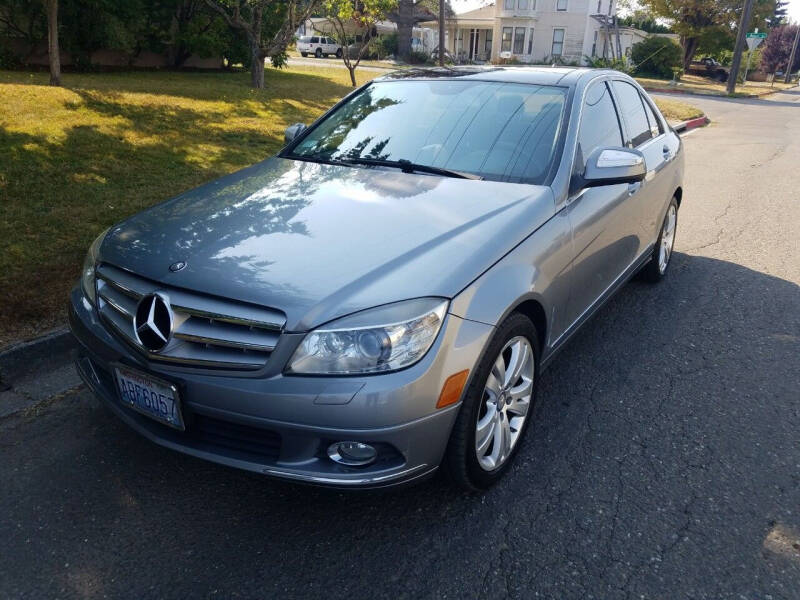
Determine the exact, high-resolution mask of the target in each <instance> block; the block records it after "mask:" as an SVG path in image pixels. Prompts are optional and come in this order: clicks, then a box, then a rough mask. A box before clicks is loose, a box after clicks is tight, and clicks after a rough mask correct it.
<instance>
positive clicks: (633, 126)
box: [612, 80, 653, 148]
mask: <svg viewBox="0 0 800 600" xmlns="http://www.w3.org/2000/svg"><path fill="white" fill-rule="evenodd" d="M612 85H613V86H614V92H615V94H616V97H617V101H618V102H619V111H620V113H621V114H622V120H623V121H624V123H625V127H626V130H627V133H628V139H627V142H628V144H629V145H630V146H631V147H632V148H636V147H637V146H640V145H641V144H643V143H645V142H646V141H647V140H649V139H651V138H652V137H653V135H652V133H651V131H650V122H649V121H648V120H647V113H646V112H645V110H644V104H643V103H642V97H641V96H640V95H639V90H637V89H636V88H635V87H634V86H632V85H631V84H630V83H628V82H627V81H619V80H615V81H614V82H613V84H612Z"/></svg>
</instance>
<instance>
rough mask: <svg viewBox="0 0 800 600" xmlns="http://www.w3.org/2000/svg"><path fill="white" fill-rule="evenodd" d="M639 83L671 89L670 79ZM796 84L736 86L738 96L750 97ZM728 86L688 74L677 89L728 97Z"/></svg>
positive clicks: (751, 83) (682, 78)
mask: <svg viewBox="0 0 800 600" xmlns="http://www.w3.org/2000/svg"><path fill="white" fill-rule="evenodd" d="M636 81H638V82H639V83H640V84H641V85H642V87H644V88H656V89H665V88H668V87H669V83H670V80H669V79H653V78H649V77H637V78H636ZM794 85H795V84H794V83H791V84H786V83H783V82H782V81H776V82H775V83H767V82H766V81H748V82H747V84H746V85H743V84H741V83H739V84H737V85H736V94H735V95H737V96H748V95H751V94H765V93H770V92H777V91H780V90H785V89H787V88H790V87H793V86H794ZM725 86H726V84H724V83H719V82H718V81H714V80H712V79H709V78H708V77H701V76H700V75H693V74H690V73H689V74H686V75H683V76H682V77H681V80H680V82H679V83H678V85H677V86H676V89H679V90H684V91H687V92H692V93H699V94H711V95H715V96H727V95H728V92H727V89H726V87H725Z"/></svg>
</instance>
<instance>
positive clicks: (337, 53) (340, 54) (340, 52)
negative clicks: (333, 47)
mask: <svg viewBox="0 0 800 600" xmlns="http://www.w3.org/2000/svg"><path fill="white" fill-rule="evenodd" d="M336 58H342V49H341V48H339V49H338V50H337V51H336Z"/></svg>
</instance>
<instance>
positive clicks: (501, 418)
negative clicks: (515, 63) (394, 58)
mask: <svg viewBox="0 0 800 600" xmlns="http://www.w3.org/2000/svg"><path fill="white" fill-rule="evenodd" d="M286 142H287V144H286V146H285V148H284V149H283V150H282V151H281V152H280V153H279V154H278V155H277V156H274V157H272V158H269V159H267V160H265V161H264V162H261V163H259V164H256V165H254V166H252V167H249V168H247V169H244V170H242V171H239V172H237V173H233V174H231V175H228V176H227V177H223V178H222V179H219V180H217V181H213V182H211V183H209V184H207V185H204V186H202V187H200V188H198V189H195V190H192V191H189V192H186V193H184V194H182V195H180V196H178V197H177V198H173V199H172V200H169V201H167V202H165V203H163V204H160V205H158V206H155V207H153V208H150V209H148V210H146V211H144V212H142V213H140V214H138V215H135V216H133V217H131V218H129V219H127V220H126V221H123V222H122V223H120V224H118V225H115V226H114V227H111V228H110V229H109V230H108V231H106V232H104V233H103V234H101V235H100V236H99V237H98V238H97V240H96V241H95V242H94V243H93V244H92V246H91V248H90V249H89V253H88V255H87V257H86V262H85V265H84V269H83V274H82V278H81V281H80V283H79V284H78V285H77V286H76V287H75V289H74V290H73V291H72V295H71V302H70V322H71V326H72V330H73V331H74V333H75V335H76V336H77V338H78V339H79V341H80V343H81V344H80V348H81V349H80V355H79V358H78V366H79V370H80V372H81V374H82V376H83V378H84V380H85V381H86V383H87V384H88V385H89V386H90V387H91V388H92V389H93V390H94V392H95V393H96V394H97V395H98V396H99V397H100V398H102V399H103V400H104V401H105V402H106V403H107V404H108V406H110V407H111V408H112V409H113V411H114V412H116V414H117V415H118V416H119V417H120V418H121V419H122V420H123V421H124V422H125V423H127V424H128V425H129V426H130V427H132V428H133V429H135V430H136V431H138V432H139V433H141V434H143V435H144V436H145V437H147V438H149V439H150V440H152V441H154V442H156V443H158V444H161V445H163V446H166V447H168V448H172V449H174V450H179V451H181V452H185V453H187V454H191V455H194V456H197V457H201V458H205V459H208V460H212V461H216V462H219V463H222V464H225V465H230V466H234V467H240V468H243V469H249V470H252V471H256V472H259V473H263V474H266V475H270V476H275V477H281V478H285V479H290V480H295V481H301V482H309V483H316V484H327V485H334V486H340V487H374V486H384V485H392V484H397V483H401V482H408V481H412V480H418V479H420V478H422V477H424V476H427V475H429V474H431V473H433V472H434V471H435V470H436V469H438V468H439V467H444V468H445V469H446V471H447V472H448V473H449V474H450V475H451V476H452V478H453V480H454V481H456V482H457V483H458V484H460V485H462V486H464V487H467V488H472V489H476V488H477V489H480V488H485V487H487V486H489V485H491V484H492V483H493V482H495V481H496V480H497V479H498V478H499V477H500V476H501V475H502V474H503V472H504V471H505V470H506V469H507V468H508V466H509V464H510V462H511V460H512V459H513V457H514V455H515V453H516V452H518V450H519V448H520V446H521V444H522V439H523V436H524V435H525V432H526V429H528V427H529V425H530V421H531V419H532V415H533V411H532V409H533V405H534V401H535V399H536V386H537V381H538V379H539V377H540V374H541V372H542V369H543V368H544V367H545V366H546V365H547V364H548V363H549V362H550V361H551V359H552V358H553V356H554V355H555V353H556V351H557V350H558V349H559V348H561V347H562V346H563V345H564V344H565V343H566V342H567V340H568V339H569V338H570V337H571V336H572V334H574V333H575V331H576V330H577V329H578V328H579V327H580V326H581V325H582V324H583V323H585V322H586V320H587V319H588V318H589V317H590V316H591V315H592V313H594V312H595V311H596V310H597V309H598V307H600V306H601V305H602V304H603V303H604V302H605V301H606V300H607V299H608V298H609V297H610V296H611V295H612V294H613V293H614V292H615V291H616V290H618V289H619V288H620V286H622V285H623V284H624V283H625V282H626V281H627V280H628V279H629V278H630V277H631V276H633V275H634V274H636V273H637V272H639V273H640V274H641V276H642V277H643V278H645V279H647V280H650V281H654V282H655V281H658V280H660V279H661V278H662V277H664V276H665V274H666V272H667V269H668V267H669V263H670V256H671V253H672V247H673V242H674V240H675V228H676V223H677V213H678V209H679V207H680V203H681V199H682V195H683V192H682V178H683V155H682V149H681V141H680V139H679V137H678V136H677V135H676V134H675V133H674V132H673V131H672V130H671V129H670V127H669V126H668V124H667V122H666V121H665V120H664V118H663V117H662V115H661V114H660V113H659V111H658V108H657V107H656V106H655V105H654V104H653V102H652V101H651V100H650V98H649V97H648V96H647V94H646V93H645V92H644V91H643V90H642V89H641V88H640V87H639V86H638V85H637V84H636V82H634V81H633V80H632V79H631V78H629V77H627V76H626V75H623V74H621V73H617V72H614V71H602V70H586V69H554V68H486V69H475V68H464V69H442V70H436V69H433V70H415V71H405V72H402V73H400V74H395V75H389V76H387V77H383V78H380V79H377V80H374V81H372V82H370V83H368V84H367V85H365V86H363V87H361V88H360V89H358V90H356V91H354V92H353V93H352V94H350V95H349V96H347V97H346V98H344V99H343V100H342V101H341V102H339V103H338V104H337V105H336V106H334V107H333V108H332V109H331V110H330V111H328V112H327V113H326V114H325V115H323V116H322V117H321V118H320V119H319V120H317V121H316V122H315V123H313V124H312V125H310V126H308V127H306V126H304V125H301V124H297V125H293V126H290V127H289V128H288V129H287V131H286Z"/></svg>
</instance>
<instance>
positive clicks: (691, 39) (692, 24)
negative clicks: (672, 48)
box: [641, 0, 775, 69]
mask: <svg viewBox="0 0 800 600" xmlns="http://www.w3.org/2000/svg"><path fill="white" fill-rule="evenodd" d="M641 4H642V6H643V7H644V8H647V9H649V10H650V11H651V12H652V14H653V15H654V16H655V17H658V18H662V19H665V20H666V21H667V22H668V23H669V25H670V26H671V28H672V30H673V31H675V33H677V34H679V35H680V36H681V46H682V47H683V68H684V69H688V68H689V66H690V64H691V62H692V59H693V58H694V55H695V53H696V52H697V48H698V46H699V45H700V43H701V41H702V40H703V36H707V35H710V36H716V35H725V34H726V33H727V34H730V33H731V32H733V31H735V30H736V28H737V26H738V20H739V16H740V14H741V10H742V0H641ZM774 10H775V0H755V5H754V7H753V18H752V23H753V24H754V25H758V24H759V23H761V24H764V23H766V17H767V16H769V15H771V14H772V13H773V11H774Z"/></svg>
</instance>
